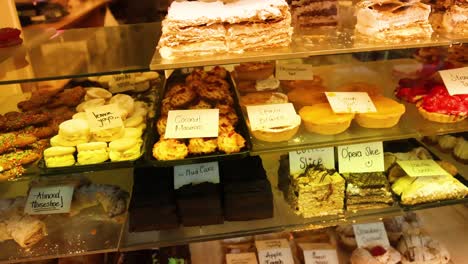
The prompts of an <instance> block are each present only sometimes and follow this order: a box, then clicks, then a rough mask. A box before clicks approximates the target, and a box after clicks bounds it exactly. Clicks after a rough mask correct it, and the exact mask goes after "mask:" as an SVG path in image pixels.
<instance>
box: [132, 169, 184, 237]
mask: <svg viewBox="0 0 468 264" xmlns="http://www.w3.org/2000/svg"><path fill="white" fill-rule="evenodd" d="M156 176H157V184H156V183H155V181H156ZM134 181H135V182H134V185H133V197H132V201H131V203H130V209H129V212H130V220H129V229H130V232H144V231H150V230H164V229H172V228H177V227H179V218H178V217H177V208H176V200H175V191H174V183H173V175H172V169H170V168H158V169H156V168H137V169H135V180H134Z"/></svg>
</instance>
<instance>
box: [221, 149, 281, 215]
mask: <svg viewBox="0 0 468 264" xmlns="http://www.w3.org/2000/svg"><path fill="white" fill-rule="evenodd" d="M220 169H221V172H222V176H223V181H224V184H223V185H224V217H225V219H226V220H228V221H247V220H254V219H265V218H271V217H273V194H272V191H271V185H270V182H269V181H268V179H267V177H266V172H265V170H264V169H263V165H262V160H261V159H260V157H258V156H257V157H248V158H245V159H242V160H234V161H224V162H222V163H220Z"/></svg>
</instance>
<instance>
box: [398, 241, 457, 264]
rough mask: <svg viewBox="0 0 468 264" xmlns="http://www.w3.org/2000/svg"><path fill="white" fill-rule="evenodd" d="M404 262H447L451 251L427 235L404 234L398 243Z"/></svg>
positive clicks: (416, 263)
mask: <svg viewBox="0 0 468 264" xmlns="http://www.w3.org/2000/svg"><path fill="white" fill-rule="evenodd" d="M397 248H398V251H400V252H401V255H402V260H401V262H402V264H428V263H430V264H447V263H449V262H450V253H449V252H448V250H447V248H445V246H444V245H442V244H441V243H440V242H439V241H437V240H435V239H432V238H431V237H429V236H427V235H403V238H402V239H401V240H400V243H398V247H397Z"/></svg>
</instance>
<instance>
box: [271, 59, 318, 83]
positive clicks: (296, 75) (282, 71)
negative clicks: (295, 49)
mask: <svg viewBox="0 0 468 264" xmlns="http://www.w3.org/2000/svg"><path fill="white" fill-rule="evenodd" d="M276 79H278V80H285V81H293V80H313V79H314V72H313V70H312V65H310V64H299V63H298V64H278V65H276Z"/></svg>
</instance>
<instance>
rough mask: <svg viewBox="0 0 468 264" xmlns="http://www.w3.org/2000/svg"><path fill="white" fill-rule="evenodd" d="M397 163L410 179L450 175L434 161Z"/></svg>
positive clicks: (403, 161) (404, 161) (401, 161)
mask: <svg viewBox="0 0 468 264" xmlns="http://www.w3.org/2000/svg"><path fill="white" fill-rule="evenodd" d="M397 163H398V165H400V167H401V168H402V169H403V170H404V171H405V172H406V174H408V176H411V177H423V176H443V175H450V174H449V173H448V172H447V171H446V170H444V169H443V168H442V167H440V165H439V164H437V162H435V161H434V160H399V161H397Z"/></svg>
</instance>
